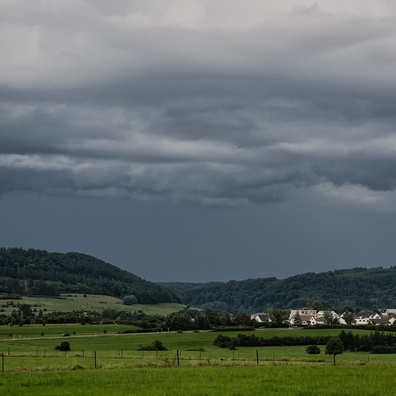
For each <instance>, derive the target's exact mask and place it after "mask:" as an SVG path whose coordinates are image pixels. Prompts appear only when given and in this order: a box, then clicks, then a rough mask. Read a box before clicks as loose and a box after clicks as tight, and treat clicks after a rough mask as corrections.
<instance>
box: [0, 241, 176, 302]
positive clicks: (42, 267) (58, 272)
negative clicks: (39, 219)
mask: <svg viewBox="0 0 396 396" xmlns="http://www.w3.org/2000/svg"><path fill="white" fill-rule="evenodd" d="M60 292H66V293H67V292H74V293H92V294H106V295H111V296H115V297H124V296H127V295H134V296H135V297H136V298H137V300H138V302H139V303H141V304H155V303H161V302H179V299H178V297H177V296H176V295H175V294H174V293H173V292H171V291H169V290H167V289H165V288H163V287H161V286H159V285H157V284H154V283H151V282H147V281H145V280H143V279H141V278H139V277H138V276H136V275H134V274H131V273H130V272H128V271H124V270H122V269H120V268H118V267H116V266H114V265H111V264H108V263H106V262H104V261H102V260H99V259H97V258H95V257H92V256H88V255H86V254H81V253H49V252H47V251H45V250H34V249H29V250H25V249H20V248H0V293H8V294H30V295H58V294H59V293H60Z"/></svg>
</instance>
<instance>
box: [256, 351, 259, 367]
mask: <svg viewBox="0 0 396 396" xmlns="http://www.w3.org/2000/svg"><path fill="white" fill-rule="evenodd" d="M256 363H257V366H258V365H259V354H258V350H257V349H256Z"/></svg>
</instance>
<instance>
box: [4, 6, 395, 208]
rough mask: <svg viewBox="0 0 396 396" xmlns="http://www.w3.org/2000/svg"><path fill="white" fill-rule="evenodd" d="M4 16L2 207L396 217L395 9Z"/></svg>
mask: <svg viewBox="0 0 396 396" xmlns="http://www.w3.org/2000/svg"><path fill="white" fill-rule="evenodd" d="M0 10H1V19H2V23H1V28H0V30H1V31H0V37H1V39H0V50H1V52H2V54H3V56H2V65H1V70H2V72H1V73H0V131H1V133H0V194H4V193H7V192H11V191H19V190H25V191H26V190H27V191H39V192H44V193H50V194H79V195H90V196H127V197H131V198H133V199H143V200H173V201H190V202H197V203H200V204H204V205H248V204H251V203H266V202H278V201H281V200H284V199H288V198H290V199H291V198H292V197H293V195H294V194H296V193H297V192H298V191H300V190H302V189H304V190H305V191H309V192H311V193H312V194H320V196H324V197H328V198H329V199H337V200H340V201H355V202H360V203H362V204H367V205H371V206H373V207H376V206H381V207H385V206H392V205H393V204H394V202H395V195H396V194H395V191H396V166H395V165H396V163H395V162H396V159H395V158H396V155H395V154H396V134H395V125H396V122H395V121H396V113H395V112H394V103H395V101H396V76H395V73H394V70H395V66H396V51H395V47H394V42H395V39H396V24H395V19H396V17H395V15H396V6H393V5H391V4H390V2H387V1H378V2H375V4H373V2H371V1H349V2H348V4H345V2H341V1H330V0H326V1H319V2H317V3H315V4H313V3H312V2H309V1H303V0H301V1H297V0H296V1H279V2H277V4H276V5H274V4H273V2H270V1H261V2H257V1H253V0H249V1H243V2H242V1H238V0H233V1H232V0H231V1H230V0H228V1H216V2H213V1H205V0H200V1H198V0H196V1H191V2H188V3H186V2H184V1H172V0H169V1H165V0H164V1H161V2H157V1H150V0H148V1H145V2H140V1H133V0H131V1H128V0H123V1H121V0H120V1H112V2H111V4H110V2H108V1H97V0H95V1H83V0H73V1H68V2H64V1H51V2H46V1H32V0H29V1H28V0H16V1H13V2H8V1H0Z"/></svg>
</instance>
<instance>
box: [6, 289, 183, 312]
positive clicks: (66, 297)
mask: <svg viewBox="0 0 396 396" xmlns="http://www.w3.org/2000/svg"><path fill="white" fill-rule="evenodd" d="M8 301H9V300H0V306H1V309H2V313H4V314H6V315H9V314H10V313H11V311H12V310H14V309H15V307H14V306H12V305H9V304H7V302H8ZM12 302H13V303H14V304H29V305H31V306H32V307H33V309H36V311H39V310H40V309H41V310H43V311H45V312H46V313H50V312H71V311H98V312H101V311H103V310H104V309H115V310H120V309H123V310H124V311H131V312H135V311H139V310H141V311H143V312H144V313H145V314H146V315H168V314H169V313H171V312H177V311H179V310H181V309H183V308H184V307H185V305H182V304H176V303H172V304H153V305H143V304H134V305H123V303H122V300H120V299H119V298H116V297H111V296H105V295H99V294H75V293H73V294H61V295H60V296H59V297H34V296H21V298H20V299H17V300H12Z"/></svg>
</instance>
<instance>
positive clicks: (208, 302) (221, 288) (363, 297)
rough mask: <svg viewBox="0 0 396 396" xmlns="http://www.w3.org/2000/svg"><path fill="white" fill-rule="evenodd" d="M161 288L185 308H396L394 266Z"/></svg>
mask: <svg viewBox="0 0 396 396" xmlns="http://www.w3.org/2000/svg"><path fill="white" fill-rule="evenodd" d="M161 285H162V286H164V287H167V288H169V289H170V290H173V291H176V290H177V294H178V295H179V297H180V298H181V300H182V303H184V304H191V305H196V306H201V307H205V308H212V309H222V310H227V311H231V312H232V311H251V312H262V311H264V310H265V309H267V308H282V309H290V308H301V307H306V306H310V304H311V303H312V301H313V300H316V299H318V300H321V301H322V302H323V304H324V306H325V307H343V306H350V307H353V308H357V307H360V308H385V307H386V308H393V307H396V268H395V267H391V268H370V269H366V268H354V269H350V270H336V271H328V272H322V273H311V272H309V273H305V274H300V275H296V276H291V277H289V278H286V279H277V278H260V279H247V280H243V281H229V282H227V283H222V282H211V283H206V284H195V285H194V284H184V287H183V284H180V283H177V284H175V285H174V284H173V283H161ZM175 286H176V287H175Z"/></svg>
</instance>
